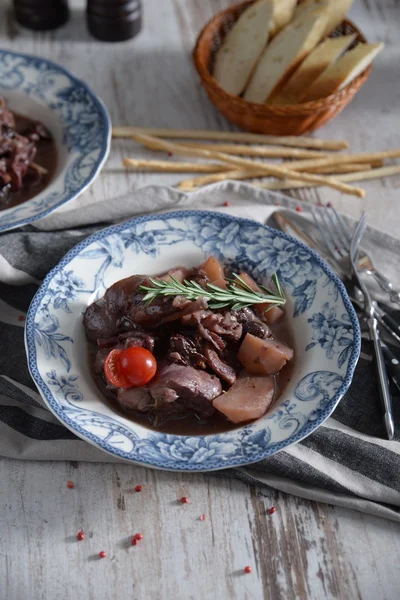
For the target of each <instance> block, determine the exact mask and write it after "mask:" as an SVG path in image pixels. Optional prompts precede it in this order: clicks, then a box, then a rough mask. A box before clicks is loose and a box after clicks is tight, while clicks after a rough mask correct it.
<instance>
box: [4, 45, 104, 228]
mask: <svg viewBox="0 0 400 600" xmlns="http://www.w3.org/2000/svg"><path fill="white" fill-rule="evenodd" d="M0 87H1V88H3V89H5V90H10V91H11V90H12V91H13V92H14V91H18V92H21V93H22V94H24V95H25V96H26V97H27V98H28V101H29V98H32V100H33V101H34V102H39V103H40V104H41V105H44V106H45V107H47V109H49V110H51V111H52V113H53V115H54V116H56V117H57V119H58V121H59V123H60V124H61V126H62V136H63V140H62V144H63V145H64V148H65V150H64V149H63V150H64V152H62V153H60V155H65V154H67V158H66V159H64V160H65V164H63V165H62V166H63V169H62V172H63V174H62V175H60V176H58V177H57V178H56V179H55V181H54V182H52V190H48V191H46V190H44V191H43V192H41V193H40V194H38V195H37V196H36V197H34V198H32V199H31V200H29V201H28V202H24V203H23V204H20V205H18V206H15V207H13V208H9V209H7V210H4V211H1V212H0V232H1V231H6V230H8V229H13V228H14V227H20V226H21V225H24V224H26V223H31V222H32V221H35V220H36V219H39V218H42V217H44V216H46V215H47V214H49V213H50V212H52V211H53V210H55V209H56V208H58V207H59V206H61V205H62V204H64V203H65V202H68V201H69V200H72V199H73V198H75V197H76V196H77V195H78V194H79V193H81V192H82V191H83V190H84V189H85V188H86V187H87V186H88V185H89V184H90V182H91V181H92V180H93V179H94V177H95V176H96V174H97V173H98V171H99V170H100V168H101V166H102V165H103V163H104V161H105V159H106V157H107V155H108V151H109V146H110V138H111V122H110V118H109V116H108V114H107V111H106V109H105V107H104V105H103V103H102V102H101V101H100V100H99V99H98V98H97V97H96V96H95V95H94V93H93V92H92V91H91V90H90V89H89V88H88V87H87V85H86V84H85V83H84V82H82V81H79V80H78V79H76V78H75V77H73V76H72V75H71V74H70V73H68V71H66V70H65V69H63V68H62V67H60V66H58V65H56V64H54V63H52V62H51V61H49V60H46V59H43V58H38V57H35V56H29V55H25V54H16V53H14V52H9V51H7V50H0ZM54 188H55V189H54Z"/></svg>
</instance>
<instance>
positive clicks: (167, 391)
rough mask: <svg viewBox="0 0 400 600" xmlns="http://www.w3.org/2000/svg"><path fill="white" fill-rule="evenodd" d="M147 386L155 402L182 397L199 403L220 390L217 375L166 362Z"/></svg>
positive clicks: (217, 393)
mask: <svg viewBox="0 0 400 600" xmlns="http://www.w3.org/2000/svg"><path fill="white" fill-rule="evenodd" d="M148 388H149V390H150V394H151V395H152V396H153V398H154V399H155V400H156V402H157V401H158V400H161V401H166V402H173V401H174V400H176V399H177V398H182V399H187V400H191V401H193V402H195V403H196V402H198V403H199V404H205V403H206V404H207V403H210V402H211V400H213V399H214V398H216V397H217V396H218V395H219V394H220V393H221V391H222V387H221V382H220V381H219V379H218V378H217V377H215V376H213V375H209V373H206V372H204V371H199V370H198V369H194V368H193V367H183V366H181V365H174V364H168V363H165V364H163V365H161V367H160V368H159V369H158V370H157V374H156V376H155V377H154V379H153V380H152V381H151V383H150V384H149V386H148Z"/></svg>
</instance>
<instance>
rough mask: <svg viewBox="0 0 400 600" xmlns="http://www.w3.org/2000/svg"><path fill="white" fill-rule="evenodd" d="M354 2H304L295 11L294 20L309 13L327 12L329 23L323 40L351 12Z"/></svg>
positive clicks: (318, 0) (315, 0) (305, 0)
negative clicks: (319, 10) (318, 9)
mask: <svg viewBox="0 0 400 600" xmlns="http://www.w3.org/2000/svg"><path fill="white" fill-rule="evenodd" d="M352 4H353V0H304V2H301V4H299V5H298V7H297V8H296V10H295V13H294V15H293V20H296V19H298V18H302V17H303V15H304V14H306V13H307V12H308V11H310V10H311V11H313V10H315V9H316V8H321V9H323V10H324V11H326V14H327V21H326V25H325V29H324V31H323V32H322V34H321V40H322V39H324V38H325V37H326V36H327V35H329V34H330V33H332V31H334V29H336V27H337V26H338V25H340V23H341V22H342V21H343V19H344V18H345V17H346V15H347V13H348V12H349V10H350V8H351V5H352Z"/></svg>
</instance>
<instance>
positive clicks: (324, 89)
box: [303, 43, 384, 102]
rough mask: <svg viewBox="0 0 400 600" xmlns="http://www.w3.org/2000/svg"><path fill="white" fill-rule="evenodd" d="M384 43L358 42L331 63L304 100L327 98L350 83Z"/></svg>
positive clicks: (368, 63)
mask: <svg viewBox="0 0 400 600" xmlns="http://www.w3.org/2000/svg"><path fill="white" fill-rule="evenodd" d="M383 47H384V44H383V43H379V44H358V45H357V46H356V47H355V48H353V50H349V52H346V54H344V55H343V56H342V58H339V60H338V61H336V62H335V63H334V64H333V65H330V66H329V67H328V68H327V69H326V70H325V71H324V72H323V73H322V74H321V75H320V76H319V77H317V79H316V80H315V81H314V83H313V84H312V85H311V87H310V88H309V90H308V92H307V94H306V95H305V97H304V98H303V101H304V102H307V101H309V100H318V99H319V98H325V97H326V96H329V95H330V94H333V93H334V92H337V91H338V90H341V89H342V88H344V87H346V85H349V83H350V82H351V81H353V79H355V78H356V77H357V76H358V75H360V73H362V72H363V71H365V69H366V68H367V67H368V66H369V65H370V64H371V62H372V61H373V60H374V58H375V56H376V55H377V54H378V53H379V52H380V51H381V50H382V49H383Z"/></svg>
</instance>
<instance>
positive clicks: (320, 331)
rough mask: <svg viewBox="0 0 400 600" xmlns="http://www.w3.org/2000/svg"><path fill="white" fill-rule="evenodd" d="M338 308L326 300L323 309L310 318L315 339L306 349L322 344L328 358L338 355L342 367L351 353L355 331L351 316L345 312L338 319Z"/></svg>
mask: <svg viewBox="0 0 400 600" xmlns="http://www.w3.org/2000/svg"><path fill="white" fill-rule="evenodd" d="M336 310H337V309H336V307H335V306H331V305H330V304H329V302H325V303H324V304H323V306H322V309H321V310H320V311H319V312H316V313H314V314H313V315H312V316H311V318H310V319H308V322H309V323H311V327H312V329H313V336H312V339H313V341H312V342H311V343H310V344H308V345H307V346H306V350H310V349H311V348H314V347H315V346H317V345H320V346H321V348H322V349H323V350H325V352H326V357H327V358H329V359H332V358H334V357H335V356H337V361H338V365H339V367H341V366H342V365H343V363H344V362H345V361H346V359H347V358H348V356H349V355H350V353H351V350H352V347H353V331H352V324H351V322H350V318H349V316H348V315H347V314H346V313H345V314H342V315H341V318H340V319H338V318H337V317H336Z"/></svg>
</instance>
